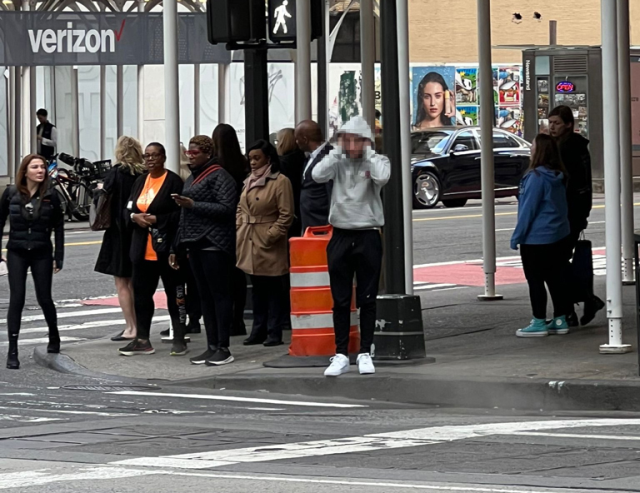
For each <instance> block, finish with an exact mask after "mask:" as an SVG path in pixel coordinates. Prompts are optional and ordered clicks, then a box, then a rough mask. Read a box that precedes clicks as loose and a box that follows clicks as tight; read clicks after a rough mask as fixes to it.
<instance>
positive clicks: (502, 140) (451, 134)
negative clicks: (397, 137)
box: [411, 127, 531, 209]
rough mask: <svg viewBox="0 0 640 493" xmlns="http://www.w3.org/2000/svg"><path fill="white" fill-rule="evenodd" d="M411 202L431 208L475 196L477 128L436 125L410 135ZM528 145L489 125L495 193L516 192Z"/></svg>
mask: <svg viewBox="0 0 640 493" xmlns="http://www.w3.org/2000/svg"><path fill="white" fill-rule="evenodd" d="M411 142H412V157H411V175H412V177H413V204H414V207H416V208H419V209H431V208H433V207H435V206H436V205H437V204H438V202H442V203H443V204H444V205H445V207H462V206H464V205H465V204H466V203H467V200H469V199H479V198H481V186H480V181H481V180H480V175H481V173H480V127H438V128H431V129H428V130H420V131H417V132H413V133H412V134H411ZM530 155H531V146H530V144H529V143H528V142H527V141H525V140H523V139H521V138H520V137H517V136H515V135H513V134H511V133H509V132H505V131H504V130H499V129H494V130H493V157H494V163H495V187H496V197H508V196H511V195H513V196H517V195H518V187H519V185H520V180H521V179H522V176H523V175H524V173H525V171H526V170H527V168H528V167H529V157H530Z"/></svg>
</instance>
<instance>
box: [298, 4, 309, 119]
mask: <svg viewBox="0 0 640 493" xmlns="http://www.w3.org/2000/svg"><path fill="white" fill-rule="evenodd" d="M296 47H297V48H296V67H295V71H296V123H298V122H301V121H303V120H309V119H311V2H310V1H309V0H306V1H302V2H296Z"/></svg>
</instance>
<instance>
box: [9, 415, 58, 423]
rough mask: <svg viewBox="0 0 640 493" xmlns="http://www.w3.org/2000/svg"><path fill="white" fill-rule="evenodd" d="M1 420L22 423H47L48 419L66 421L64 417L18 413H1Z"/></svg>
mask: <svg viewBox="0 0 640 493" xmlns="http://www.w3.org/2000/svg"><path fill="white" fill-rule="evenodd" d="M0 421H18V422H20V423H45V422H48V421H64V419H63V418H42V417H37V416H20V415H17V414H0Z"/></svg>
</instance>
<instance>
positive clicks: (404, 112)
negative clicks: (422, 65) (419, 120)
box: [396, 0, 413, 294]
mask: <svg viewBox="0 0 640 493" xmlns="http://www.w3.org/2000/svg"><path fill="white" fill-rule="evenodd" d="M396 5H397V13H398V79H399V80H400V81H404V82H401V83H400V84H399V95H400V147H401V151H402V153H401V155H402V160H401V163H402V197H403V198H404V202H403V203H402V213H403V214H402V217H403V218H404V221H403V222H404V266H405V269H404V278H405V279H404V281H405V291H406V293H407V294H413V220H412V219H413V201H412V198H411V197H412V194H413V179H412V177H411V167H410V166H409V163H410V162H411V107H410V101H411V94H410V90H409V80H410V75H409V29H408V26H409V5H408V0H398V2H397V4H396Z"/></svg>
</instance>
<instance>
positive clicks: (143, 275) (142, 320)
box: [132, 257, 185, 342]
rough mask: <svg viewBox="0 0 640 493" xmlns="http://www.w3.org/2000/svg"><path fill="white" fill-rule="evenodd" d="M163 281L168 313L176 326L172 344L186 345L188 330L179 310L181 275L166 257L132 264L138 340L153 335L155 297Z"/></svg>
mask: <svg viewBox="0 0 640 493" xmlns="http://www.w3.org/2000/svg"><path fill="white" fill-rule="evenodd" d="M160 279H162V285H163V286H164V292H165V293H166V295H167V309H168V310H169V316H170V317H171V323H172V325H173V340H174V341H178V342H182V341H184V334H185V326H184V323H183V322H181V320H180V309H179V307H178V300H177V298H178V286H181V285H183V282H182V278H181V276H180V273H179V271H175V270H173V269H172V268H171V267H170V266H169V261H168V259H167V258H166V257H160V258H159V259H158V260H156V261H152V260H143V261H142V262H139V263H136V264H133V276H132V284H133V300H134V306H135V310H136V319H137V329H138V339H142V340H148V339H149V333H150V332H151V321H152V320H153V312H154V311H155V303H154V301H153V295H154V294H155V293H156V289H158V282H159V281H160Z"/></svg>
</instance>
